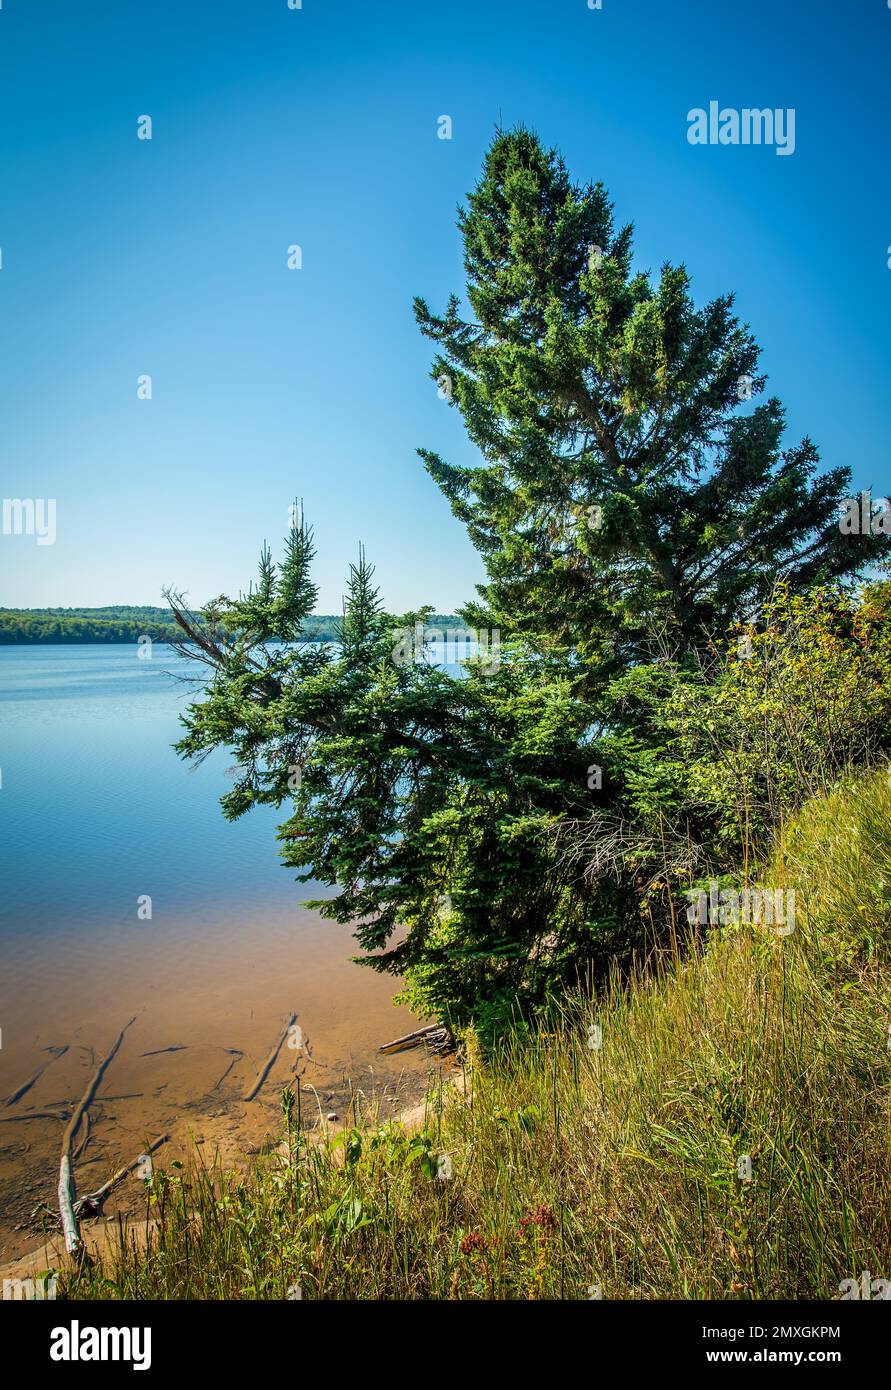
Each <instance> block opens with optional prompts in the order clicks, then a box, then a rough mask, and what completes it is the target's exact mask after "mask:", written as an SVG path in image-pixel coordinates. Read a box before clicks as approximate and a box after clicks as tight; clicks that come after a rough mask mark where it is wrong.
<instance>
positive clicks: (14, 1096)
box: [3, 1043, 68, 1107]
mask: <svg viewBox="0 0 891 1390" xmlns="http://www.w3.org/2000/svg"><path fill="white" fill-rule="evenodd" d="M46 1051H47V1052H51V1053H52V1054H53V1055H52V1057H50V1059H49V1061H48V1062H44V1064H43V1066H42V1067H38V1068H37V1070H36V1072H35V1073H34V1075H33V1076H29V1077H28V1080H27V1081H23V1082H22V1084H21V1086H18V1087H17V1088H16V1089H15V1090H14V1091H11V1092H10V1094H9V1095H8V1096H7V1097H6V1100H5V1101H4V1102H3V1104H4V1107H6V1106H10V1105H15V1103H16V1101H19V1100H21V1098H22V1096H26V1095H27V1094H28V1092H29V1091H30V1089H31V1087H32V1086H33V1085H34V1083H35V1081H39V1080H40V1078H41V1077H42V1076H43V1073H44V1072H45V1071H46V1069H47V1067H51V1066H52V1064H53V1062H55V1061H56V1060H57V1058H59V1057H63V1056H64V1055H65V1053H66V1052H67V1051H68V1044H67V1043H65V1044H64V1045H63V1046H62V1047H48V1048H47V1049H46Z"/></svg>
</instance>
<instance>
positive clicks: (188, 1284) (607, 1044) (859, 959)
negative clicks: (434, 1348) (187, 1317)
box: [63, 775, 891, 1299]
mask: <svg viewBox="0 0 891 1390" xmlns="http://www.w3.org/2000/svg"><path fill="white" fill-rule="evenodd" d="M762 878H763V879H764V881H765V882H769V883H771V884H773V885H775V886H780V885H782V886H786V887H794V888H795V890H796V896H797V900H798V920H797V925H796V930H795V931H794V933H793V934H792V935H791V936H787V937H780V936H776V935H770V934H768V933H766V932H761V931H759V930H757V929H753V928H735V929H724V931H723V934H721V935H719V936H716V937H713V938H712V939H711V940H710V941H709V943H708V946H707V948H706V949H705V950H704V951H694V952H692V953H687V954H685V955H681V954H680V953H679V954H678V956H677V958H676V959H675V960H674V961H671V962H669V963H668V964H667V965H666V966H665V967H664V968H663V969H661V970H660V971H658V972H657V973H655V974H654V973H653V972H652V970H651V971H650V972H649V973H648V974H646V975H645V974H643V973H642V972H639V973H638V974H637V975H636V977H635V978H633V979H632V980H631V981H630V983H629V982H628V981H627V980H626V981H625V982H624V983H622V984H621V985H620V984H619V982H618V981H614V982H613V984H612V986H611V987H610V989H609V990H608V992H607V994H606V996H605V997H604V998H602V999H601V1001H600V1002H599V1004H598V1005H592V1004H591V1003H590V1002H589V1003H584V1002H582V1001H581V1000H576V1001H570V1002H569V1003H567V1005H566V1006H565V1007H564V1008H563V1009H562V1011H561V1012H560V1014H559V1016H558V1017H556V1018H555V1020H554V1021H553V1023H551V1024H549V1025H548V1026H547V1028H546V1029H545V1030H544V1031H543V1033H542V1035H540V1036H536V1037H533V1038H530V1037H528V1036H520V1035H517V1036H514V1037H513V1038H511V1039H508V1040H506V1041H505V1043H504V1044H503V1046H502V1047H501V1049H500V1051H499V1052H498V1054H497V1055H496V1056H494V1057H491V1058H489V1059H488V1060H487V1061H486V1062H485V1063H484V1062H483V1061H481V1059H480V1058H479V1056H478V1055H476V1053H477V1049H476V1048H475V1047H474V1043H473V1039H472V1038H471V1039H469V1041H468V1048H467V1054H468V1055H467V1058H466V1061H465V1066H464V1072H463V1078H462V1081H463V1084H462V1085H461V1086H460V1087H456V1086H454V1085H452V1084H451V1083H446V1082H444V1083H443V1085H442V1086H441V1087H440V1088H438V1090H437V1092H436V1093H435V1094H434V1095H433V1096H432V1097H431V1099H430V1102H429V1106H428V1115H427V1119H426V1123H425V1125H424V1127H423V1131H422V1132H421V1133H420V1134H417V1133H415V1134H412V1133H407V1132H406V1131H405V1130H403V1129H402V1128H401V1127H400V1126H399V1125H397V1124H395V1123H393V1122H388V1123H382V1124H381V1123H378V1122H377V1121H376V1120H375V1119H373V1118H372V1119H365V1120H361V1121H359V1122H357V1124H356V1126H355V1128H354V1129H352V1130H351V1131H349V1132H348V1133H346V1134H344V1135H342V1136H339V1137H338V1138H337V1139H336V1140H330V1141H329V1140H323V1141H322V1142H315V1141H311V1140H310V1139H308V1137H307V1135H306V1134H305V1133H304V1132H303V1131H302V1129H300V1128H299V1127H298V1125H297V1123H296V1117H295V1116H294V1115H293V1113H292V1112H291V1110H290V1106H291V1101H290V1100H287V1101H286V1106H285V1109H286V1114H285V1118H284V1129H285V1131H286V1134H287V1153H286V1154H279V1155H277V1156H274V1157H270V1158H268V1159H266V1160H263V1161H261V1162H260V1163H258V1165H257V1166H256V1167H254V1168H253V1169H251V1170H250V1171H249V1172H246V1173H235V1172H223V1171H221V1170H220V1169H219V1168H218V1167H214V1166H213V1165H211V1166H210V1167H208V1166H203V1165H202V1164H201V1162H200V1161H199V1159H198V1158H197V1157H196V1158H195V1160H194V1161H193V1162H192V1163H191V1164H190V1165H189V1166H188V1167H187V1168H186V1169H175V1168H174V1169H171V1170H169V1171H167V1172H166V1173H160V1174H157V1175H156V1176H155V1178H154V1179H153V1180H152V1181H151V1183H150V1184H149V1185H148V1188H147V1193H148V1206H147V1218H148V1219H147V1223H146V1226H145V1228H144V1230H143V1231H142V1232H141V1233H137V1232H136V1231H134V1230H132V1229H131V1230H130V1232H129V1233H128V1232H125V1231H123V1230H122V1231H121V1233H120V1238H119V1239H118V1241H117V1242H116V1245H115V1247H114V1248H113V1249H112V1250H111V1252H110V1253H109V1254H108V1255H107V1256H106V1257H105V1258H104V1259H103V1260H102V1261H100V1262H99V1263H97V1264H94V1265H89V1266H85V1267H83V1268H82V1269H81V1270H80V1271H78V1272H76V1273H69V1274H68V1275H67V1276H66V1277H65V1279H64V1281H63V1288H64V1290H65V1291H66V1292H67V1293H68V1294H69V1295H70V1296H74V1297H82V1298H104V1297H111V1298H202V1299H206V1298H210V1299H216V1298H220V1299H238V1298H285V1297H289V1296H290V1297H296V1296H302V1297H303V1298H336V1299H347V1298H372V1299H380V1298H481V1297H492V1298H499V1299H500V1298H553V1297H565V1298H588V1297H597V1296H602V1297H604V1298H685V1299H689V1298H694V1299H695V1298H743V1299H745V1298H809V1297H811V1298H815V1297H816V1298H825V1297H829V1298H832V1297H838V1296H839V1288H838V1286H839V1284H840V1282H841V1281H842V1280H843V1279H846V1278H852V1277H858V1276H859V1275H860V1273H861V1271H862V1270H870V1271H871V1272H872V1274H873V1275H874V1276H875V1275H878V1276H883V1277H891V1165H889V1161H888V1160H889V1130H888V1116H889V1092H891V1085H889V1083H891V1051H889V1024H891V1011H889V998H888V992H887V962H888V956H889V950H888V948H889V942H891V789H889V787H888V784H887V781H886V779H885V777H884V775H871V776H869V777H865V778H861V779H860V780H859V781H858V782H857V783H855V784H853V785H848V786H846V787H843V788H842V789H840V790H839V791H838V792H836V793H834V794H833V795H832V796H829V797H826V798H822V799H820V800H818V801H816V802H813V803H811V804H809V805H808V806H807V807H806V808H805V810H804V812H803V813H802V814H801V815H800V816H799V817H798V818H797V819H796V820H795V821H794V822H793V823H792V824H791V825H790V826H789V827H788V828H787V830H786V832H785V834H784V835H783V838H782V843H781V844H780V846H779V847H778V850H777V854H776V857H775V861H774V863H773V864H772V865H771V866H769V870H768V871H767V872H765V873H764V874H763V875H762ZM681 916H682V917H683V914H681ZM598 1029H599V1030H600V1031H599V1033H598V1031H597V1030H598ZM592 1043H593V1044H594V1045H593V1046H592V1045H591V1044H592ZM598 1043H600V1044H601V1045H600V1046H598ZM445 1155H447V1156H448V1163H446V1162H444V1161H443V1158H442V1156H445ZM747 1159H748V1160H749V1163H750V1165H751V1166H750V1167H749V1164H748V1163H747V1162H746V1160H747ZM449 1163H450V1165H451V1176H446V1173H447V1172H448V1168H449ZM298 1290H299V1294H298ZM289 1291H290V1293H289Z"/></svg>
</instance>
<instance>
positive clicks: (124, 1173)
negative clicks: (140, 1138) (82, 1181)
mask: <svg viewBox="0 0 891 1390" xmlns="http://www.w3.org/2000/svg"><path fill="white" fill-rule="evenodd" d="M169 1138H170V1135H169V1134H162V1135H161V1138H160V1139H156V1140H155V1141H154V1143H152V1144H149V1146H148V1148H147V1149H146V1151H145V1153H141V1154H139V1156H138V1157H137V1158H134V1160H133V1162H132V1163H128V1164H127V1165H126V1166H125V1167H124V1168H119V1169H118V1171H117V1172H116V1173H113V1174H112V1176H111V1177H110V1178H109V1179H108V1182H104V1183H103V1184H102V1186H101V1187H97V1188H96V1191H95V1192H86V1193H85V1194H84V1195H83V1197H78V1199H77V1201H76V1202H75V1203H74V1214H75V1216H76V1217H78V1219H80V1218H81V1217H84V1216H98V1215H99V1213H100V1212H101V1210H102V1203H103V1202H104V1201H105V1199H106V1197H107V1196H108V1194H109V1192H111V1190H112V1188H114V1187H117V1185H118V1183H119V1182H123V1181H124V1178H126V1177H129V1175H130V1174H131V1173H132V1172H133V1169H134V1168H138V1167H139V1165H140V1163H142V1162H143V1161H144V1159H146V1158H147V1157H148V1155H149V1154H153V1153H154V1152H155V1149H160V1147H161V1145H162V1144H166V1143H167V1141H168V1139H169Z"/></svg>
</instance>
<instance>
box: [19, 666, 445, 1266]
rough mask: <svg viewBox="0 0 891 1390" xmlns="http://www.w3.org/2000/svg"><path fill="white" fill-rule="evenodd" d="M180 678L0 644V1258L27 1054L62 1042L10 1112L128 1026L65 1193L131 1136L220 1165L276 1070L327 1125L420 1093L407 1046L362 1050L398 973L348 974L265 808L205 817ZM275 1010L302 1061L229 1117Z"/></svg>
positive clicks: (126, 1152)
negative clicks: (186, 754)
mask: <svg viewBox="0 0 891 1390" xmlns="http://www.w3.org/2000/svg"><path fill="white" fill-rule="evenodd" d="M194 672H195V668H194V667H193V665H192V664H191V663H190V662H186V661H184V660H183V659H182V658H180V657H177V656H176V655H175V654H173V653H171V652H169V651H168V650H165V649H164V648H163V647H160V646H159V645H158V644H156V645H155V648H154V657H153V660H151V661H141V660H139V659H138V657H137V651H136V647H135V646H134V645H129V644H128V645H120V646H117V645H115V646H59V647H0V768H2V790H0V844H2V854H3V878H2V893H0V1030H2V1032H0V1043H2V1046H0V1253H5V1254H7V1255H8V1254H12V1253H15V1254H18V1253H19V1251H20V1249H21V1248H30V1247H32V1246H33V1245H34V1243H35V1242H34V1240H33V1239H32V1238H29V1236H28V1230H27V1229H26V1230H24V1231H20V1232H15V1230H14V1227H15V1226H16V1225H22V1224H24V1225H25V1227H27V1226H28V1214H29V1211H30V1209H31V1207H32V1206H33V1205H34V1199H43V1198H45V1199H46V1200H47V1201H48V1203H49V1204H50V1205H52V1200H53V1193H52V1189H53V1184H54V1181H55V1167H54V1165H57V1162H58V1160H57V1157H56V1158H55V1160H54V1157H53V1155H54V1153H55V1154H57V1152H58V1143H59V1137H60V1130H61V1125H60V1124H59V1122H58V1121H57V1120H54V1119H52V1118H50V1119H46V1118H35V1119H34V1120H33V1121H30V1120H29V1119H27V1118H25V1119H23V1120H22V1121H21V1122H18V1121H16V1122H14V1123H13V1122H8V1121H5V1120H4V1119H3V1116H4V1111H3V1109H2V1098H3V1097H5V1096H7V1095H9V1094H10V1093H11V1092H12V1091H14V1090H15V1089H16V1088H17V1087H18V1086H19V1085H20V1084H21V1083H22V1082H23V1081H24V1080H26V1079H27V1078H28V1077H29V1076H30V1075H31V1074H32V1073H33V1072H34V1071H35V1070H36V1069H37V1068H39V1067H40V1066H42V1065H43V1063H44V1062H45V1061H47V1059H48V1058H52V1057H53V1054H52V1053H51V1052H49V1051H48V1049H51V1048H60V1047H67V1049H68V1050H67V1051H66V1052H65V1053H64V1055H62V1056H61V1057H59V1058H58V1060H52V1061H51V1065H50V1066H49V1067H48V1068H47V1070H46V1072H45V1074H44V1075H42V1076H41V1078H40V1080H39V1081H38V1082H37V1083H36V1084H35V1085H34V1086H33V1087H32V1088H31V1090H30V1091H29V1092H28V1093H27V1095H25V1096H24V1097H23V1098H22V1100H21V1101H20V1102H18V1103H17V1105H16V1106H15V1107H14V1108H13V1109H9V1110H8V1114H9V1115H23V1116H26V1117H27V1115H28V1113H29V1112H31V1111H33V1112H35V1116H36V1115H38V1114H42V1113H43V1112H44V1111H45V1110H50V1109H52V1108H53V1107H57V1106H70V1105H71V1103H72V1102H73V1101H76V1100H77V1099H78V1098H79V1097H80V1095H81V1094H82V1092H83V1090H84V1088H85V1085H86V1082H87V1080H88V1079H89V1076H90V1074H91V1068H92V1067H93V1066H94V1065H95V1059H97V1058H99V1057H102V1056H103V1055H104V1054H105V1053H106V1052H107V1050H108V1048H109V1047H110V1045H111V1043H112V1042H113V1040H114V1038H115V1037H116V1035H117V1033H118V1031H119V1030H120V1028H121V1027H123V1026H124V1024H126V1023H127V1022H128V1020H129V1019H130V1018H131V1017H134V1016H135V1020H136V1021H135V1023H133V1024H132V1025H131V1027H130V1029H128V1032H127V1036H126V1040H125V1043H124V1046H123V1047H122V1048H121V1051H120V1054H119V1056H118V1057H117V1058H116V1059H115V1061H114V1063H113V1065H112V1068H110V1070H109V1073H108V1075H107V1078H106V1081H105V1082H104V1083H103V1087H102V1090H101V1091H100V1096H99V1098H98V1101H97V1103H96V1105H95V1106H94V1109H93V1122H94V1123H93V1128H92V1132H91V1138H90V1144H89V1146H88V1148H87V1150H86V1151H85V1153H84V1155H83V1157H82V1159H81V1165H80V1166H81V1168H82V1169H83V1170H84V1171H83V1172H82V1173H81V1174H80V1175H79V1178H78V1182H79V1186H80V1188H81V1190H88V1188H87V1186H86V1184H92V1185H93V1186H97V1185H98V1184H99V1183H100V1182H101V1181H103V1180H104V1178H103V1174H105V1176H107V1171H106V1170H108V1171H111V1170H112V1168H113V1165H115V1164H116V1163H117V1164H118V1165H120V1163H122V1162H127V1161H128V1159H130V1158H132V1157H134V1155H135V1154H138V1152H139V1151H140V1147H141V1145H142V1143H143V1142H144V1136H145V1135H146V1134H152V1135H155V1134H159V1133H161V1132H168V1131H169V1132H171V1133H173V1134H174V1136H176V1135H179V1136H180V1138H181V1139H182V1142H186V1139H187V1138H188V1137H190V1136H191V1137H194V1136H195V1135H196V1134H197V1132H198V1131H199V1130H200V1132H201V1137H202V1138H204V1139H206V1140H207V1141H208V1142H210V1143H213V1144H214V1145H216V1146H218V1147H220V1148H221V1150H222V1151H223V1152H224V1153H227V1154H234V1153H237V1152H238V1150H239V1145H241V1146H242V1148H243V1146H244V1144H245V1142H247V1141H248V1140H250V1141H253V1140H256V1139H257V1138H258V1137H262V1134H263V1133H265V1132H266V1131H267V1130H269V1129H274V1128H275V1125H276V1124H277V1123H278V1117H277V1092H278V1090H279V1089H280V1087H281V1085H282V1084H285V1083H286V1082H289V1083H290V1082H292V1080H293V1076H294V1074H295V1073H296V1074H297V1075H299V1076H300V1077H301V1078H302V1079H303V1080H304V1081H305V1083H306V1089H307V1090H308V1091H309V1090H311V1089H312V1087H313V1086H314V1087H315V1088H316V1090H317V1091H318V1092H319V1095H320V1105H321V1107H322V1108H325V1106H326V1105H328V1106H330V1108H331V1109H332V1110H335V1111H337V1113H338V1114H340V1112H341V1111H342V1109H344V1108H345V1107H347V1106H348V1103H349V1092H350V1088H351V1087H356V1086H361V1087H363V1088H364V1089H365V1090H366V1091H369V1092H370V1091H371V1090H372V1089H374V1090H375V1091H376V1092H377V1091H378V1090H379V1089H380V1087H381V1086H383V1087H384V1088H389V1091H388V1103H389V1104H396V1100H395V1099H394V1097H395V1096H396V1092H397V1090H399V1088H400V1087H402V1088H403V1089H405V1088H406V1087H407V1089H408V1090H409V1091H410V1090H411V1089H412V1085H413V1086H414V1095H411V1096H410V1097H408V1099H414V1098H415V1096H416V1094H417V1092H418V1088H419V1087H422V1086H423V1081H424V1077H425V1075H426V1072H425V1068H426V1062H425V1061H424V1059H423V1058H422V1057H421V1056H420V1055H419V1054H415V1053H411V1054H400V1055H399V1056H398V1057H396V1058H382V1057H380V1056H379V1054H378V1050H377V1049H378V1046H379V1045H380V1044H381V1043H383V1042H385V1041H387V1040H388V1039H389V1038H392V1037H395V1036H398V1035H399V1034H401V1033H405V1032H408V1031H410V1029H411V1028H412V1027H415V1026H417V1023H416V1021H415V1020H414V1019H413V1017H412V1016H411V1015H410V1014H409V1013H408V1012H407V1011H406V1010H404V1009H397V1008H395V1007H394V1006H393V1004H392V1002H391V1000H392V996H393V994H394V993H395V992H396V990H397V989H398V981H396V980H393V979H389V978H382V977H381V976H379V975H377V974H375V973H374V972H372V971H369V970H367V969H363V968H361V967H360V966H358V965H355V964H354V963H352V961H351V960H350V956H351V955H353V954H354V953H355V951H356V945H355V942H354V941H353V939H352V936H351V934H350V932H349V930H348V928H345V927H341V926H338V925H337V924H335V923H332V922H327V921H325V920H324V919H322V918H320V917H319V916H318V914H316V913H313V912H310V911H309V910H308V909H306V908H303V907H302V906H301V903H302V901H304V900H305V899H307V898H311V897H317V896H324V895H325V890H324V889H321V888H319V886H318V885H311V884H300V883H297V882H296V881H295V879H294V877H293V872H292V871H290V870H288V869H285V868H284V867H283V866H282V864H281V863H280V860H279V858H278V846H277V842H276V839H275V826H276V823H277V821H278V820H280V819H284V816H285V814H286V810H284V809H283V811H282V812H280V813H276V812H275V811H274V810H272V808H260V809H259V810H256V811H252V812H250V813H249V814H248V815H247V816H245V817H244V818H242V820H240V821H237V822H235V823H234V824H231V823H229V822H227V821H225V820H224V819H223V816H222V813H221V811H220V809H219V804H218V798H219V796H220V794H221V793H222V792H223V791H225V790H226V788H227V786H228V785H229V784H230V780H231V777H230V775H227V769H228V768H229V766H230V763H231V760H230V759H227V757H226V756H225V755H220V756H214V757H212V758H210V759H208V760H207V761H206V762H205V763H204V764H202V765H201V766H200V767H198V768H192V767H190V766H189V765H188V764H186V763H183V762H182V761H181V760H180V759H179V758H178V757H177V756H176V754H175V753H174V751H173V749H172V747H171V744H172V743H173V742H174V740H175V739H176V738H177V737H178V732H179V728H180V726H179V724H178V715H179V713H180V711H181V710H182V709H183V708H184V706H185V705H186V704H187V703H188V701H189V699H190V698H193V697H194V687H193V686H191V685H186V684H183V681H182V679H181V678H182V677H183V675H184V674H188V675H189V676H190V677H194ZM177 677H179V678H180V679H177ZM144 895H148V896H149V897H150V898H151V904H152V916H151V920H140V918H139V916H138V915H137V909H138V903H139V899H140V898H141V897H143V896H144ZM291 1013H296V1014H297V1016H298V1020H299V1023H300V1027H301V1029H302V1030H304V1032H305V1035H306V1037H307V1038H308V1039H309V1042H308V1045H307V1048H306V1049H305V1050H301V1051H300V1052H299V1053H297V1054H296V1055H295V1054H294V1053H293V1052H292V1053H290V1054H289V1053H288V1052H287V1050H285V1049H283V1051H282V1054H281V1056H280V1059H279V1062H278V1064H277V1066H276V1067H274V1068H273V1072H272V1073H271V1074H270V1079H269V1082H268V1084H267V1086H266V1087H264V1090H263V1092H262V1093H261V1096H260V1099H259V1101H258V1102H253V1103H251V1104H250V1105H241V1104H240V1097H241V1094H242V1093H243V1092H244V1091H245V1089H246V1088H247V1087H248V1086H249V1084H250V1082H251V1081H252V1080H253V1078H254V1077H255V1076H256V1074H257V1072H258V1070H259V1068H260V1065H261V1064H262V1061H263V1060H264V1059H265V1057H266V1056H267V1055H268V1053H269V1051H270V1049H271V1047H272V1045H273V1043H274V1042H275V1040H276V1037H277V1036H278V1035H279V1034H280V1033H281V1030H282V1027H283V1025H284V1024H285V1023H286V1022H287V1020H288V1018H289V1017H290V1015H291ZM230 1062H231V1064H232V1070H231V1071H230V1072H229V1073H228V1074H227V1076H226V1078H225V1080H224V1081H223V1082H221V1081H220V1078H221V1076H222V1075H223V1072H224V1069H225V1068H226V1067H228V1066H229V1065H230ZM409 1082H411V1085H409V1084H408V1083H409ZM390 1092H392V1096H390ZM400 1094H401V1093H400ZM326 1097H330V1100H327V1101H326ZM312 1103H313V1105H315V1104H316V1102H315V1100H313V1102H312ZM131 1150H132V1152H131ZM91 1165H92V1166H91ZM44 1188H46V1192H45V1193H44ZM23 1194H27V1196H25V1195H23ZM26 1208H27V1210H26ZM108 1209H109V1210H110V1211H112V1210H113V1207H109V1208H108Z"/></svg>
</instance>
